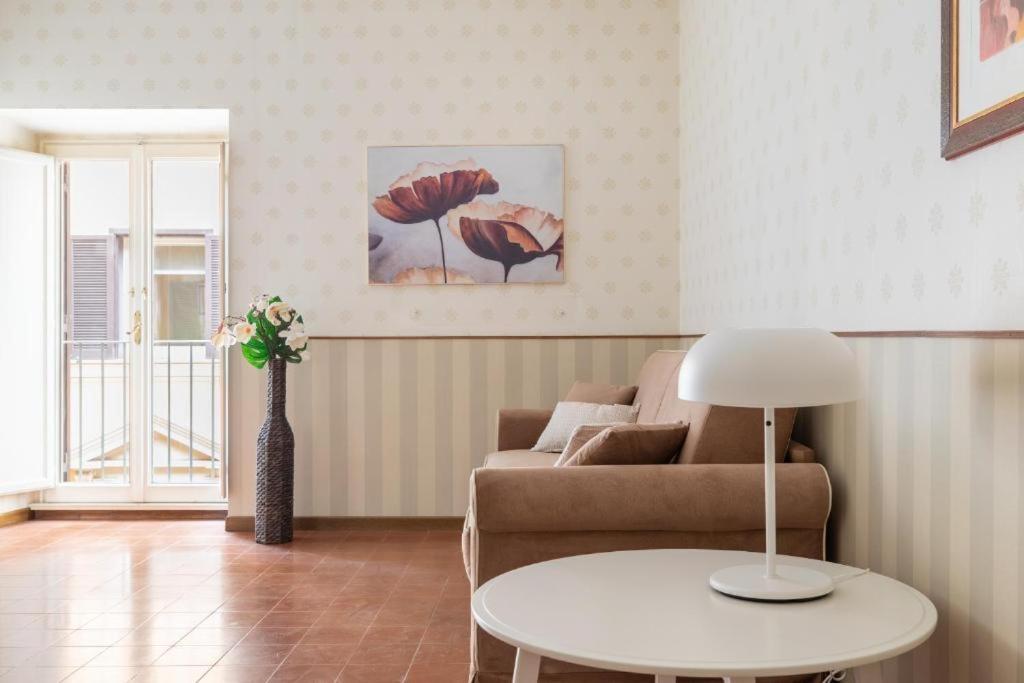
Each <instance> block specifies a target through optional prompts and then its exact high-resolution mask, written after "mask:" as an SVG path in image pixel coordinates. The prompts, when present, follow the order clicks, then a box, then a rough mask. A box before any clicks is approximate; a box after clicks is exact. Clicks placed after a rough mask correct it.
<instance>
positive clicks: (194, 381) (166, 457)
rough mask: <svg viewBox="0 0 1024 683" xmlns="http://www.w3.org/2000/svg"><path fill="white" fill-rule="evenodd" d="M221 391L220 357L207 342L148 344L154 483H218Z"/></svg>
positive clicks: (186, 341) (189, 341) (176, 341)
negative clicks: (150, 364)
mask: <svg viewBox="0 0 1024 683" xmlns="http://www.w3.org/2000/svg"><path fill="white" fill-rule="evenodd" d="M220 392H221V377H220V354H218V353H217V352H216V351H215V350H214V348H213V346H212V345H211V344H210V342H208V341H205V340H184V341H179V340H173V341H154V342H153V399H152V406H153V449H152V459H153V468H152V469H153V472H152V481H153V483H203V484H209V483H215V482H217V481H218V480H219V478H220V470H221V447H220V444H219V443H218V441H217V439H218V438H221V435H220V434H219V430H218V416H219V415H220V410H219V407H220V400H219V397H220Z"/></svg>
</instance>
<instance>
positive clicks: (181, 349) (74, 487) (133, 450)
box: [42, 141, 226, 503]
mask: <svg viewBox="0 0 1024 683" xmlns="http://www.w3.org/2000/svg"><path fill="white" fill-rule="evenodd" d="M42 151H43V152H44V153H45V154H48V155H51V156H52V157H53V158H54V160H55V164H56V168H57V175H58V178H59V179H60V191H59V201H60V207H59V209H60V211H59V215H60V230H61V238H62V239H61V243H62V245H63V249H62V256H61V258H62V268H61V272H62V280H63V287H62V290H63V297H62V323H63V324H62V329H63V334H62V339H61V345H62V353H61V358H62V368H61V369H62V382H61V385H62V396H61V400H60V405H61V406H62V418H63V419H62V423H63V426H62V430H61V431H62V448H61V449H60V451H61V452H60V454H59V463H58V466H57V475H56V478H57V481H56V486H55V487H54V488H53V489H51V490H50V491H48V492H47V494H46V501H47V502H52V503H210V502H219V501H222V500H224V498H225V482H224V472H225V453H226V449H225V446H226V439H225V424H226V420H225V419H224V418H225V410H224V408H225V405H224V403H225V401H224V397H225V387H226V376H225V367H224V362H223V361H224V355H223V353H222V352H220V351H218V350H215V349H214V348H213V347H212V345H211V344H210V343H209V341H208V340H209V339H210V336H211V334H212V333H213V331H214V330H215V329H216V326H217V325H218V324H219V322H220V319H221V317H222V316H223V309H224V305H223V302H224V277H223V272H224V265H223V261H224V252H225V248H224V247H225V244H224V227H225V220H224V215H225V211H224V205H225V204H224V201H225V177H226V174H225V162H226V154H225V151H226V150H225V143H223V142H215V141H214V142H173V141H171V142H168V141H141V142H139V141H136V142H117V141H102V142H97V141H79V142H69V141H51V142H45V143H43V145H42Z"/></svg>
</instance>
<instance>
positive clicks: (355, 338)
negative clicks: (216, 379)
mask: <svg viewBox="0 0 1024 683" xmlns="http://www.w3.org/2000/svg"><path fill="white" fill-rule="evenodd" d="M700 336H703V335H700V334H689V335H687V334H683V335H681V334H679V333H678V332H666V333H665V334H438V335H412V334H410V335H392V336H375V335H365V336H342V337H333V336H316V335H311V336H310V337H309V338H310V339H312V340H314V341H390V340H398V341H418V340H424V339H428V340H429V339H439V340H445V339H449V340H450V339H469V340H473V341H475V340H478V339H479V340H487V339H675V338H678V337H700Z"/></svg>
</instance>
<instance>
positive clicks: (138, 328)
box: [125, 311, 142, 346]
mask: <svg viewBox="0 0 1024 683" xmlns="http://www.w3.org/2000/svg"><path fill="white" fill-rule="evenodd" d="M125 334H130V335H131V336H132V341H134V342H135V345H136V346H138V345H139V344H141V343H142V311H135V315H133V316H132V329H130V330H128V332H126V333H125Z"/></svg>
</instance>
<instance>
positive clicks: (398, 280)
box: [391, 266, 474, 285]
mask: <svg viewBox="0 0 1024 683" xmlns="http://www.w3.org/2000/svg"><path fill="white" fill-rule="evenodd" d="M446 283H447V284H456V285H471V284H474V282H473V278H471V277H470V276H468V275H466V274H465V273H462V272H459V271H457V270H449V271H447V272H446V271H444V270H442V269H440V268H438V267H437V266H431V267H430V268H406V269H405V270H403V271H401V272H400V273H396V274H395V276H394V277H393V278H391V284H393V285H442V284H446Z"/></svg>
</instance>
